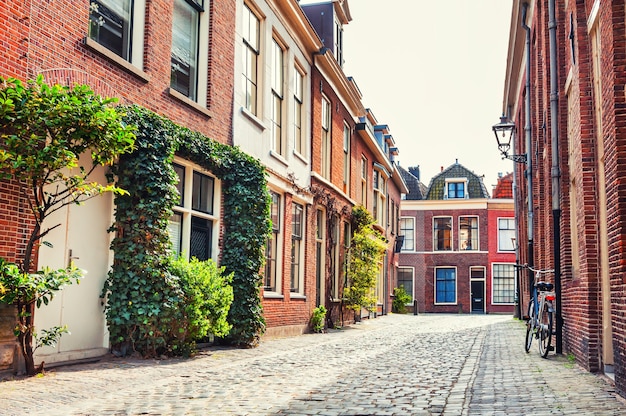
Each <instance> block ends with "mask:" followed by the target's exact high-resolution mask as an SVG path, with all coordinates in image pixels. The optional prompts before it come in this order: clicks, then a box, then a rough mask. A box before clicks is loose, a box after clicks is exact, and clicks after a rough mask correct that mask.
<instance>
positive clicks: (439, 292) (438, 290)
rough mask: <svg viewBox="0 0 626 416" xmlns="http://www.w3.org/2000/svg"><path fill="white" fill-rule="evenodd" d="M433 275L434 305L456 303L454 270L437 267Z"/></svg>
mask: <svg viewBox="0 0 626 416" xmlns="http://www.w3.org/2000/svg"><path fill="white" fill-rule="evenodd" d="M435 275H436V282H435V303H456V269H454V268H453V267H438V268H436V269H435Z"/></svg>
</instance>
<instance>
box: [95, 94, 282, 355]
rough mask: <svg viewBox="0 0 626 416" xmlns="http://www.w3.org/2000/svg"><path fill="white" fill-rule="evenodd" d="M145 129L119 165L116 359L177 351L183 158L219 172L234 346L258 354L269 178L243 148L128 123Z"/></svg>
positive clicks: (113, 281)
mask: <svg viewBox="0 0 626 416" xmlns="http://www.w3.org/2000/svg"><path fill="white" fill-rule="evenodd" d="M125 121H126V122H127V123H129V124H134V125H136V126H137V130H136V136H137V138H136V141H135V150H134V151H133V152H132V153H130V154H127V155H123V156H122V157H120V160H119V163H118V164H117V166H116V168H115V170H114V173H115V174H116V176H117V181H118V183H117V186H119V187H121V188H122V189H125V190H127V191H128V192H129V194H128V195H120V196H118V197H116V199H115V205H116V211H115V224H114V225H113V227H111V231H115V232H116V237H115V238H114V240H113V242H112V244H111V249H112V250H113V251H114V253H115V257H114V264H113V267H112V269H111V271H110V273H109V275H108V278H107V280H106V283H105V286H104V288H103V295H106V297H107V304H106V314H107V322H108V325H109V331H110V337H111V344H112V346H113V351H114V352H116V353H118V354H121V355H126V354H129V353H132V352H133V351H139V352H141V353H142V354H143V355H144V356H153V355H157V354H163V353H167V352H169V351H170V348H171V345H170V341H171V340H172V339H173V338H175V335H176V334H171V333H170V332H169V331H171V328H172V327H175V326H174V325H171V323H172V320H173V319H175V317H176V314H175V312H176V311H175V310H173V309H175V308H173V306H172V305H174V304H175V302H174V300H175V299H176V298H177V297H178V296H180V293H179V289H178V286H177V285H176V284H175V282H174V281H173V279H175V278H174V277H172V276H171V275H170V274H169V272H168V270H167V262H168V256H169V251H170V247H171V243H170V240H169V235H168V232H167V225H168V222H169V218H170V216H171V215H172V209H173V207H174V205H175V203H176V201H177V200H178V194H177V192H176V187H175V184H176V182H177V180H178V178H177V176H176V173H175V172H174V170H173V167H172V161H173V157H174V154H177V155H180V156H181V157H184V158H186V159H188V160H191V161H193V162H195V163H197V164H198V165H199V166H201V167H203V168H205V169H207V170H209V171H211V172H212V173H213V174H214V175H215V176H216V177H217V178H218V179H220V180H221V181H222V196H223V235H222V251H221V261H220V264H221V266H223V267H224V268H225V272H226V273H233V280H232V286H233V295H234V300H233V304H232V305H231V308H230V310H229V314H228V322H229V323H230V324H231V325H232V329H231V331H230V334H229V336H228V340H229V341H230V342H231V343H233V344H234V345H239V346H245V347H253V346H256V345H258V342H259V340H260V337H261V335H262V334H263V332H264V331H265V321H264V318H263V314H262V312H263V311H262V306H261V299H260V285H261V282H262V280H261V276H260V274H259V271H260V270H261V268H262V266H263V262H264V258H265V256H264V251H263V247H264V245H265V242H266V239H267V237H268V235H269V231H270V216H269V210H270V204H269V193H268V190H267V177H266V172H265V168H264V167H263V165H262V164H261V163H260V162H259V161H258V160H256V159H254V158H252V157H251V156H249V155H247V154H245V153H244V152H242V151H241V150H240V149H239V148H237V147H232V146H227V145H224V144H221V143H218V142H215V141H213V140H211V139H209V138H207V137H206V136H204V135H202V134H200V133H197V132H193V131H191V130H189V129H187V128H184V127H181V126H178V125H176V124H174V123H173V122H171V121H170V120H168V119H166V118H164V117H161V116H159V115H157V114H155V113H153V112H151V111H149V110H146V109H144V108H141V107H138V106H131V107H129V108H128V110H127V115H126V120H125Z"/></svg>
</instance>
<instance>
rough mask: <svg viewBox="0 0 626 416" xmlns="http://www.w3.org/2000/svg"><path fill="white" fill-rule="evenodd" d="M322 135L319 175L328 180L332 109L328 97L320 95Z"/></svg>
mask: <svg viewBox="0 0 626 416" xmlns="http://www.w3.org/2000/svg"><path fill="white" fill-rule="evenodd" d="M321 113H322V114H321V117H322V120H321V121H322V134H321V143H320V145H321V146H320V148H321V159H320V161H321V167H320V174H321V175H322V176H323V177H324V178H326V179H330V165H331V163H332V159H331V152H332V149H331V146H332V124H333V123H332V109H331V103H330V100H329V99H328V97H326V96H325V95H322V111H321Z"/></svg>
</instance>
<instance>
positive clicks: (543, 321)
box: [539, 302, 554, 358]
mask: <svg viewBox="0 0 626 416" xmlns="http://www.w3.org/2000/svg"><path fill="white" fill-rule="evenodd" d="M542 307H543V310H542V311H541V312H539V316H540V322H539V331H540V333H539V334H540V335H539V354H541V356H542V357H543V358H546V357H547V356H548V352H550V344H551V343H552V324H553V322H554V317H553V315H554V312H551V311H550V309H551V308H552V306H551V305H550V302H543V305H542Z"/></svg>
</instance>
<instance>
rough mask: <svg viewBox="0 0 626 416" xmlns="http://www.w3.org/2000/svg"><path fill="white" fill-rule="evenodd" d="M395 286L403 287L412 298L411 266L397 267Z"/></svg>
mask: <svg viewBox="0 0 626 416" xmlns="http://www.w3.org/2000/svg"><path fill="white" fill-rule="evenodd" d="M397 287H403V288H404V290H405V291H406V293H408V294H409V296H411V301H412V300H413V268H411V267H399V268H398V285H397Z"/></svg>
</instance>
